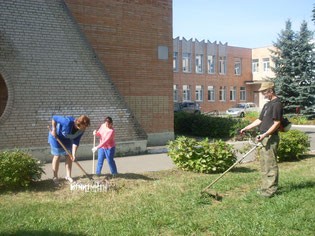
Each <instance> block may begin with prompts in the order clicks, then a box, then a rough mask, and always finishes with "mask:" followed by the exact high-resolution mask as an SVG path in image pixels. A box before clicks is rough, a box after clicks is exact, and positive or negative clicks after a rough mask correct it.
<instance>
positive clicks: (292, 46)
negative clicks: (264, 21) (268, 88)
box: [271, 20, 315, 112]
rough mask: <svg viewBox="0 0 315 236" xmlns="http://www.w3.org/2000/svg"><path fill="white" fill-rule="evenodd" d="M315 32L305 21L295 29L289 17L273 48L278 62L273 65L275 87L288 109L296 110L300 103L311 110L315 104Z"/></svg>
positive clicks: (304, 110) (302, 106)
mask: <svg viewBox="0 0 315 236" xmlns="http://www.w3.org/2000/svg"><path fill="white" fill-rule="evenodd" d="M312 35H313V34H312V32H311V31H310V30H308V28H307V23H306V22H305V21H303V23H302V24H301V27H300V31H299V32H298V33H295V32H294V31H293V30H292V24H291V21H290V20H288V21H287V22H286V25H285V30H282V31H281V33H280V34H279V38H278V40H277V42H276V43H274V44H273V45H274V47H275V48H276V49H275V50H271V58H272V60H273V61H274V63H275V67H274V68H272V70H273V72H274V73H275V77H274V78H272V80H273V81H274V82H275V86H276V91H277V94H278V96H279V98H280V99H281V100H282V102H283V104H284V107H285V111H286V112H295V110H296V108H297V107H301V108H303V112H308V110H310V109H311V107H314V105H315V95H314V85H315V84H314V68H315V67H314V43H312Z"/></svg>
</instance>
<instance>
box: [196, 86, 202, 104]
mask: <svg viewBox="0 0 315 236" xmlns="http://www.w3.org/2000/svg"><path fill="white" fill-rule="evenodd" d="M196 101H203V86H202V85H196Z"/></svg>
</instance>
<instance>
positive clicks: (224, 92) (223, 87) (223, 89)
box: [219, 86, 226, 101]
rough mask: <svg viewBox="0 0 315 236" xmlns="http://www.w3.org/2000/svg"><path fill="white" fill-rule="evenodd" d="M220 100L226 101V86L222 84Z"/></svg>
mask: <svg viewBox="0 0 315 236" xmlns="http://www.w3.org/2000/svg"><path fill="white" fill-rule="evenodd" d="M219 99H220V101H226V87H225V86H220V94H219Z"/></svg>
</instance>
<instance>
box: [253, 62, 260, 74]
mask: <svg viewBox="0 0 315 236" xmlns="http://www.w3.org/2000/svg"><path fill="white" fill-rule="evenodd" d="M252 70H253V72H259V59H253V60H252Z"/></svg>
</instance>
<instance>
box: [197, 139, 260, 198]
mask: <svg viewBox="0 0 315 236" xmlns="http://www.w3.org/2000/svg"><path fill="white" fill-rule="evenodd" d="M249 143H250V144H251V145H253V147H252V148H251V149H250V150H249V151H248V152H247V153H246V154H245V155H244V156H242V157H241V158H240V159H238V160H237V161H236V162H235V163H234V164H233V165H232V166H230V167H229V168H228V169H227V170H226V171H224V172H223V173H222V174H221V175H220V176H219V177H217V178H216V179H215V180H213V181H212V182H211V183H210V184H209V185H208V186H207V187H205V188H204V189H203V190H202V191H201V194H204V193H205V194H207V195H209V196H210V197H213V198H215V199H216V200H221V199H222V197H221V196H220V195H219V194H218V193H217V192H216V191H209V189H210V188H211V187H212V186H213V185H214V184H215V183H216V182H218V181H219V180H220V179H221V178H222V177H223V176H224V175H226V173H228V172H229V171H230V170H231V169H233V168H234V167H235V166H236V165H237V164H239V163H240V162H242V161H243V160H244V159H245V158H246V157H247V156H248V155H249V154H251V153H252V152H253V151H254V150H255V149H256V148H257V147H260V146H262V144H261V143H257V142H256V141H253V140H252V139H251V137H250V138H249Z"/></svg>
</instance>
